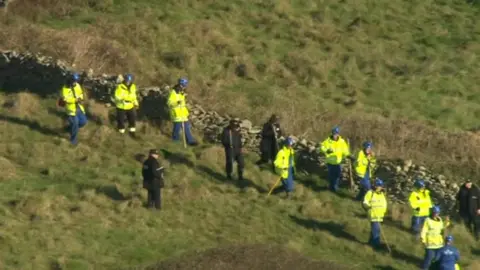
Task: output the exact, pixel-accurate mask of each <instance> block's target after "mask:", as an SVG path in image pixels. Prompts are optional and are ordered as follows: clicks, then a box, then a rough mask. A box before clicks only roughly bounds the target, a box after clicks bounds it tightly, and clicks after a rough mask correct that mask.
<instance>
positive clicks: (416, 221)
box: [412, 216, 427, 238]
mask: <svg viewBox="0 0 480 270" xmlns="http://www.w3.org/2000/svg"><path fill="white" fill-rule="evenodd" d="M425 219H427V217H415V216H413V217H412V232H413V233H414V234H415V235H416V236H417V238H419V237H420V232H421V231H422V228H423V223H424V222H425Z"/></svg>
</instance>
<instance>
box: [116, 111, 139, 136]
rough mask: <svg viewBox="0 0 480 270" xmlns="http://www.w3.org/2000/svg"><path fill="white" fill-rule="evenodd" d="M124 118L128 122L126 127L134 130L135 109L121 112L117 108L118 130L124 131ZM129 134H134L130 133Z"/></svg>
mask: <svg viewBox="0 0 480 270" xmlns="http://www.w3.org/2000/svg"><path fill="white" fill-rule="evenodd" d="M125 117H126V118H127V120H128V127H129V128H135V124H136V121H137V113H136V111H135V109H134V108H133V109H130V110H122V109H119V108H117V127H118V129H119V130H120V129H125ZM131 132H135V131H132V130H131Z"/></svg>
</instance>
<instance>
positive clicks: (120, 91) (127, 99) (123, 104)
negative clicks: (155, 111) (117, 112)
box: [115, 83, 138, 110]
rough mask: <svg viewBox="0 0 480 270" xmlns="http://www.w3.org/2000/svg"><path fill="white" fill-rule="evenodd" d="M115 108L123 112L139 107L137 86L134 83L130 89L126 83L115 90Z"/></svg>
mask: <svg viewBox="0 0 480 270" xmlns="http://www.w3.org/2000/svg"><path fill="white" fill-rule="evenodd" d="M115 106H116V107H117V108H118V109H121V110H131V109H133V108H134V107H136V106H138V99H137V86H136V85H135V84H133V83H132V84H131V85H130V87H128V86H127V85H126V84H124V83H121V84H119V85H118V86H117V88H116V89H115Z"/></svg>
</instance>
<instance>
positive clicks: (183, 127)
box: [182, 121, 187, 148]
mask: <svg viewBox="0 0 480 270" xmlns="http://www.w3.org/2000/svg"><path fill="white" fill-rule="evenodd" d="M182 129H183V130H182V133H183V148H187V130H186V129H185V121H184V122H182Z"/></svg>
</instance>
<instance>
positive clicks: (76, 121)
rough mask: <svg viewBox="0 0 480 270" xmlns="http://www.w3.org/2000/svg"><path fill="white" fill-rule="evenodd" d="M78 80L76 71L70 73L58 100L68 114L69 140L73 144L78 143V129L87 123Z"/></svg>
mask: <svg viewBox="0 0 480 270" xmlns="http://www.w3.org/2000/svg"><path fill="white" fill-rule="evenodd" d="M79 80H80V76H79V75H78V74H77V73H74V74H72V77H70V78H69V79H68V80H67V83H66V84H65V85H64V86H63V87H62V93H61V98H60V99H59V100H58V105H59V106H60V107H65V110H66V112H67V114H68V124H69V127H68V129H69V132H70V142H71V143H72V145H75V146H76V145H77V144H78V131H79V129H81V128H82V127H84V126H85V125H86V124H87V116H86V113H85V108H84V107H83V105H82V102H83V101H84V96H83V90H82V87H81V86H80V84H79V83H78V81H79Z"/></svg>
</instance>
